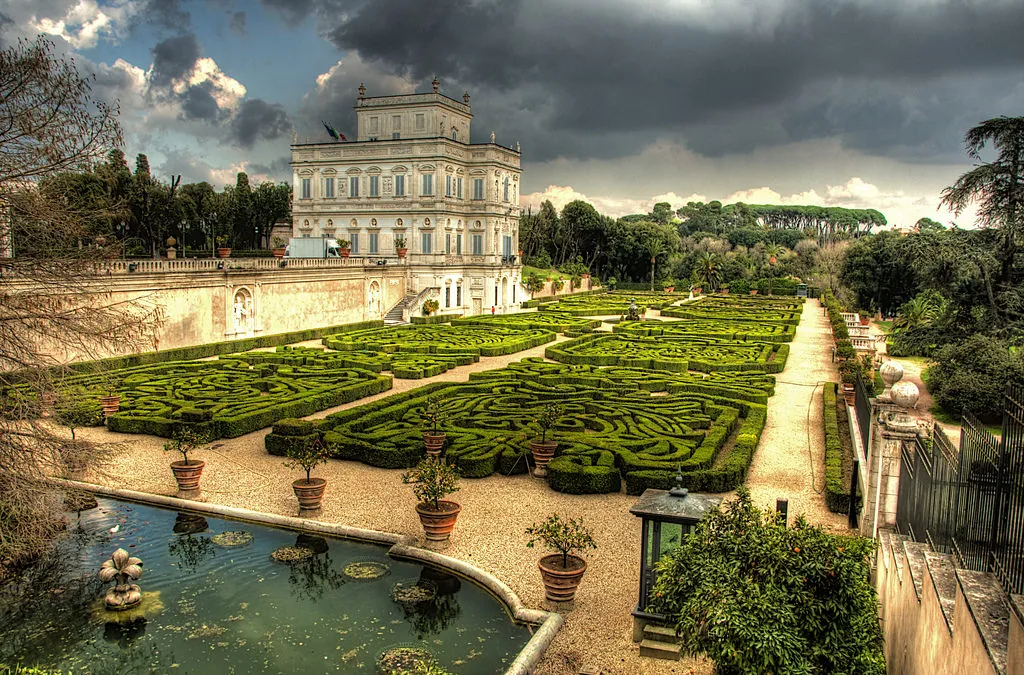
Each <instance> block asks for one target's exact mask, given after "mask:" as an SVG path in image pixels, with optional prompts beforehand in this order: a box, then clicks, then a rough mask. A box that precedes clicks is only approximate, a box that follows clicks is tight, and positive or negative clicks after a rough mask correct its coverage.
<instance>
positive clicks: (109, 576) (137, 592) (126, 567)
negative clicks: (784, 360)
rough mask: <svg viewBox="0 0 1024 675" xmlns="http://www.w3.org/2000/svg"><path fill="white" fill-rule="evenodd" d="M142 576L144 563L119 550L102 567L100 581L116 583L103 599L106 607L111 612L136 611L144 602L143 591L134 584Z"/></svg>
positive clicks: (121, 549)
mask: <svg viewBox="0 0 1024 675" xmlns="http://www.w3.org/2000/svg"><path fill="white" fill-rule="evenodd" d="M141 576H142V561H141V560H139V559H138V558H133V557H131V556H129V555H128V551H126V550H124V549H123V548H119V549H117V550H116V551H114V554H113V555H111V556H110V560H107V561H106V562H104V563H103V565H102V566H101V567H100V581H103V582H107V583H109V582H111V581H113V582H114V587H113V588H111V589H109V590H107V595H106V597H105V598H104V599H103V603H104V606H105V607H106V609H107V610H108V611H111V612H123V611H125V610H129V609H134V608H135V607H138V606H139V603H141V602H142V589H140V588H139V586H138V584H133V583H132V582H133V581H135V580H136V579H138V578H139V577H141Z"/></svg>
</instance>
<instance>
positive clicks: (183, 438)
mask: <svg viewBox="0 0 1024 675" xmlns="http://www.w3.org/2000/svg"><path fill="white" fill-rule="evenodd" d="M208 442H209V439H208V438H207V437H206V435H205V434H201V433H198V432H196V431H195V430H193V429H190V428H189V427H181V428H179V429H178V430H177V431H175V432H174V438H172V439H171V440H169V441H167V442H166V443H164V450H167V451H169V452H178V453H181V457H182V459H180V460H178V461H176V462H171V471H172V472H173V473H174V480H176V481H177V482H178V496H179V497H184V498H193V497H198V496H199V478H200V477H201V476H202V475H203V468H204V467H206V462H204V461H202V460H201V459H189V457H188V453H190V452H194V451H196V450H198V449H199V448H200V447H202V446H203V445H206V443H208Z"/></svg>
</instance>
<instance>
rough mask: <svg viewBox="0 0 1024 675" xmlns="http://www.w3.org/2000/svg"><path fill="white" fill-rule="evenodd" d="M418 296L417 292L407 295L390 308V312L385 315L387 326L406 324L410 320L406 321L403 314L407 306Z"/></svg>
mask: <svg viewBox="0 0 1024 675" xmlns="http://www.w3.org/2000/svg"><path fill="white" fill-rule="evenodd" d="M417 297H418V296H417V295H416V294H415V293H412V294H409V295H406V296H405V297H404V298H402V299H401V300H399V301H398V302H397V303H396V304H395V306H394V307H392V308H391V309H389V310H388V313H387V314H385V315H384V325H385V326H404V325H406V324H408V323H409V322H408V321H406V320H405V319H404V318H403V316H404V314H403V313H404V312H405V309H406V307H408V306H409V304H410V303H412V302H415V301H416V298H417Z"/></svg>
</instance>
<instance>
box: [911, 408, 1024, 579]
mask: <svg viewBox="0 0 1024 675" xmlns="http://www.w3.org/2000/svg"><path fill="white" fill-rule="evenodd" d="M1004 402H1005V405H1004V412H1003V424H1002V434H1001V436H999V437H997V436H994V435H993V434H991V433H989V432H988V431H987V430H986V429H985V427H984V426H983V425H982V424H981V423H980V422H979V421H978V420H977V419H976V418H975V417H974V416H973V415H971V414H969V413H966V412H965V414H964V418H963V426H962V428H961V432H960V447H959V448H956V447H955V446H954V445H953V444H952V443H951V442H950V440H949V438H948V437H947V436H946V435H945V433H943V431H942V429H941V428H940V427H939V426H938V425H937V424H936V425H934V426H933V429H932V435H931V438H930V439H928V440H920V439H918V440H915V441H913V442H904V444H903V448H902V450H901V457H900V458H901V467H900V485H899V493H898V496H897V506H896V527H897V529H898V530H899V531H900V532H902V533H903V534H907V535H909V536H911V537H912V538H913V539H914V540H916V541H922V542H927V543H928V544H930V545H931V547H932V548H933V549H934V550H936V551H939V552H943V553H952V554H954V555H955V556H956V559H957V564H958V565H960V566H961V567H965V568H967V569H971V570H978V571H982V572H992V573H994V574H995V575H996V576H997V577H998V578H999V581H1000V583H1002V585H1003V588H1004V589H1005V590H1006V592H1007V593H1021V592H1024V390H1022V389H1020V388H1010V389H1009V390H1008V391H1007V392H1006V394H1005V397H1004Z"/></svg>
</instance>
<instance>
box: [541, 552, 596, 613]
mask: <svg viewBox="0 0 1024 675" xmlns="http://www.w3.org/2000/svg"><path fill="white" fill-rule="evenodd" d="M568 560H569V567H568V569H566V568H564V567H562V554H561V553H552V554H551V555H546V556H544V557H543V558H541V559H540V560H539V561H538V562H537V567H539V568H540V577H541V579H543V580H544V597H545V598H547V599H548V600H550V601H551V602H570V601H571V600H572V599H573V598H574V597H576V588H577V587H579V585H580V579H582V578H583V573H584V572H586V571H587V561H586V560H584V559H583V558H580V557H579V556H575V555H570V556H569V558H568Z"/></svg>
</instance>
